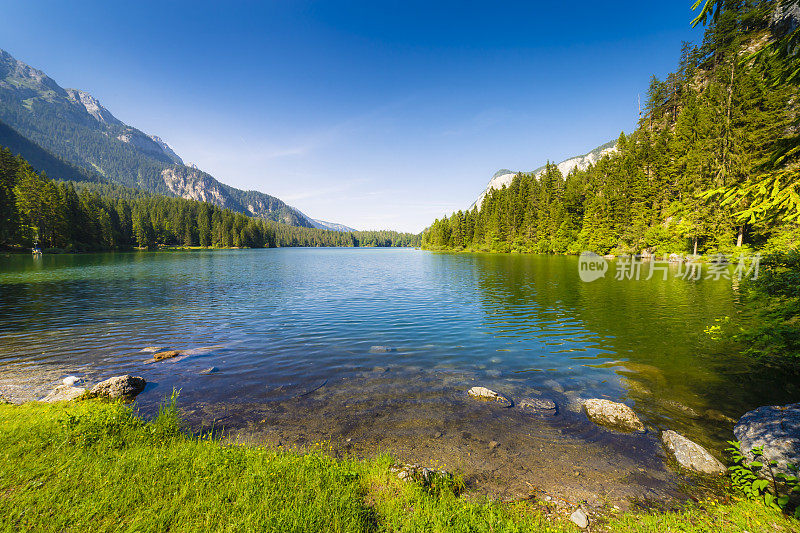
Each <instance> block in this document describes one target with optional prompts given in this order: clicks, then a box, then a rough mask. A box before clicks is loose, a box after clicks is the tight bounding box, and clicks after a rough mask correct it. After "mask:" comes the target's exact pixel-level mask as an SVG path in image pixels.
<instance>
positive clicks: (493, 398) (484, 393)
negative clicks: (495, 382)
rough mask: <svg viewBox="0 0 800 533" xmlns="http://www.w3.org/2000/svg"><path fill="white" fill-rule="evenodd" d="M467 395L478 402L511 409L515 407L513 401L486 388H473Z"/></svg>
mask: <svg viewBox="0 0 800 533" xmlns="http://www.w3.org/2000/svg"><path fill="white" fill-rule="evenodd" d="M467 394H469V395H470V396H472V397H473V398H475V399H476V400H481V401H484V402H494V403H499V404H500V405H502V406H503V407H511V406H512V405H513V403H512V402H511V400H509V399H508V398H506V397H505V396H503V395H502V394H498V393H496V392H495V391H493V390H491V389H487V388H486V387H472V388H471V389H469V390H468V391H467Z"/></svg>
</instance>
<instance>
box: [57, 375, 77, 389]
mask: <svg viewBox="0 0 800 533" xmlns="http://www.w3.org/2000/svg"><path fill="white" fill-rule="evenodd" d="M81 381H82V380H81V378H79V377H78V376H67V377H65V378H64V379H62V380H61V383H63V384H64V385H66V386H67V387H73V386H75V385H76V384H77V383H80V382H81Z"/></svg>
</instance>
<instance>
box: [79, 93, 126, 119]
mask: <svg viewBox="0 0 800 533" xmlns="http://www.w3.org/2000/svg"><path fill="white" fill-rule="evenodd" d="M66 92H67V97H68V98H69V99H70V100H71V101H73V102H75V103H76V104H80V105H82V106H83V108H84V109H86V112H87V113H89V114H90V115H91V116H92V117H94V119H95V120H96V121H98V122H102V123H104V124H114V125H117V126H120V125H122V122H120V121H119V120H117V117H115V116H114V115H112V114H111V112H110V111H109V110H108V109H106V108H105V107H103V106H102V105H100V102H99V101H98V100H97V98H95V97H94V96H92V95H91V94H89V93H87V92H86V91H81V90H80V89H66Z"/></svg>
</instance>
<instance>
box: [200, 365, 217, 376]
mask: <svg viewBox="0 0 800 533" xmlns="http://www.w3.org/2000/svg"><path fill="white" fill-rule="evenodd" d="M217 372H219V368H217V367H215V366H210V367H208V368H204V369H203V370H201V371H200V373H201V374H216V373H217Z"/></svg>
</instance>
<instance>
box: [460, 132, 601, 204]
mask: <svg viewBox="0 0 800 533" xmlns="http://www.w3.org/2000/svg"><path fill="white" fill-rule="evenodd" d="M616 145H617V141H608V142H607V143H605V144H601V145H600V146H598V147H597V148H595V149H594V150H592V151H590V152H588V153H585V154H583V155H576V156H575V157H570V158H569V159H565V160H564V161H561V162H560V163H557V164H556V166H557V167H558V170H560V171H561V174H563V175H564V176H566V175H567V174H569V173H570V172H572V171H573V170H574V169H576V168H577V169H579V170H586V168H588V166H589V165H593V164H595V163H597V162H598V161H600V159H602V158H603V156H605V155H608V154H611V153H614V152H616V151H617V147H616ZM544 169H545V166H544V165H543V166H541V167H539V168H537V169H536V170H533V171H531V172H524V173H525V174H533V175H534V176H538V175H539V174H541V173H542V172H544ZM519 172H522V171H518V172H514V171H512V170H508V169H505V168H504V169H501V170H498V171H497V172H495V173H494V175H493V176H492V178H491V179H490V180H489V183H488V184H487V185H486V188H485V189H484V190H483V192H482V193H481V194H480V195H479V196H478V199H477V200H475V201H474V202H472V205H470V206H469V209H472V208H473V207H475V206H477V207H478V209H480V206H481V204H482V203H483V199H484V198H486V195H487V194H489V191H491V190H492V189H501V188H502V187H503V185H505V186H508V185H510V184H511V182H512V181H513V180H514V176H516V175H517V174H519Z"/></svg>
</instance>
